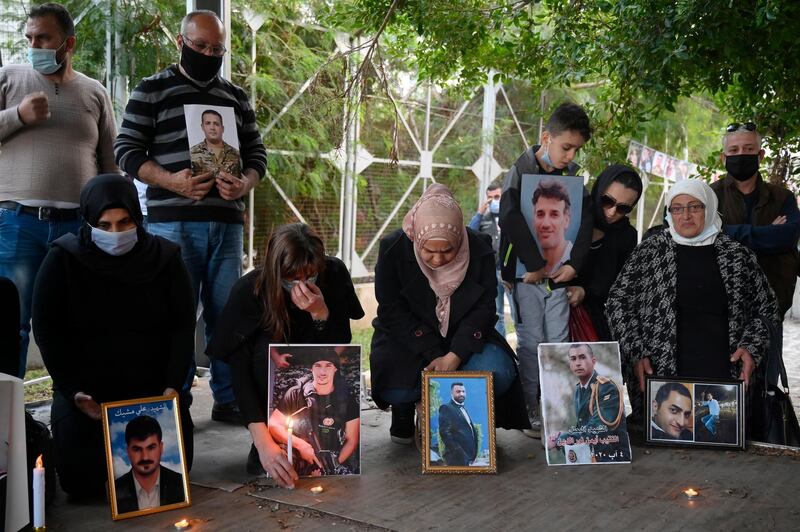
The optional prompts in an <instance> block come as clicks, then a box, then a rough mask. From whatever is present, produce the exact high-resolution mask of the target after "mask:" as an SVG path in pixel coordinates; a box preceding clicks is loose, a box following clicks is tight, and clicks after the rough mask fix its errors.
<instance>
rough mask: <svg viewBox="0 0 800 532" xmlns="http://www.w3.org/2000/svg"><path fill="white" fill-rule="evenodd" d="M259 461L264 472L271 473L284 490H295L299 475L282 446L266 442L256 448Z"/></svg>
mask: <svg viewBox="0 0 800 532" xmlns="http://www.w3.org/2000/svg"><path fill="white" fill-rule="evenodd" d="M256 449H257V450H258V459H259V460H260V461H261V466H262V467H263V468H264V471H266V472H267V473H269V476H270V477H272V478H273V479H274V480H275V482H277V483H278V485H279V486H281V487H284V488H294V481H295V480H297V473H296V472H295V470H294V467H292V464H290V463H289V459H288V458H287V457H286V453H285V452H284V450H283V449H281V448H280V446H279V445H278V444H277V443H275V442H273V441H269V442H264V445H263V446H256Z"/></svg>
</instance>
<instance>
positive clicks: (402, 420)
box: [389, 403, 415, 445]
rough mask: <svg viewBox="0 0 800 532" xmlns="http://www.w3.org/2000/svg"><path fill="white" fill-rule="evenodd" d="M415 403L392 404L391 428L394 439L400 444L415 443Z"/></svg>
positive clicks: (390, 431)
mask: <svg viewBox="0 0 800 532" xmlns="http://www.w3.org/2000/svg"><path fill="white" fill-rule="evenodd" d="M414 428H415V427H414V404H413V403H408V404H399V405H392V426H391V428H390V429H389V434H390V435H391V438H392V441H393V442H394V443H399V444H400V445H411V444H412V443H414Z"/></svg>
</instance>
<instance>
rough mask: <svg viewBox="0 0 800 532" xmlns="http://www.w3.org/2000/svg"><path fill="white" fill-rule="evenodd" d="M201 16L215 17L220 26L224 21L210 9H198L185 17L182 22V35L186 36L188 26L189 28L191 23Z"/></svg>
mask: <svg viewBox="0 0 800 532" xmlns="http://www.w3.org/2000/svg"><path fill="white" fill-rule="evenodd" d="M200 15H208V16H210V17H214V18H215V19H217V20H218V21H219V23H220V24H222V19H220V18H219V16H218V15H217V14H216V13H214V12H213V11H211V10H210V9H198V10H195V11H191V12H189V13H187V14H186V16H185V17H183V20H182V21H181V35H186V28H187V26H189V23H190V22H191V21H192V20H193V19H194V17H197V16H200Z"/></svg>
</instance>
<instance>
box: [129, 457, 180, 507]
mask: <svg viewBox="0 0 800 532" xmlns="http://www.w3.org/2000/svg"><path fill="white" fill-rule="evenodd" d="M159 483H160V484H159V491H160V493H161V495H160V499H161V506H167V505H169V504H177V503H179V502H183V501H185V500H186V493H185V492H184V490H183V475H181V474H180V473H176V472H175V471H173V470H171V469H169V468H167V467H164V466H161V477H160V478H159ZM114 491H115V492H116V496H117V513H118V514H126V513H129V512H136V511H138V510H139V498H138V497H137V496H136V485H135V484H134V482H133V471H128V472H127V473H125V474H124V475H122V476H121V477H119V478H118V479H116V480H115V481H114Z"/></svg>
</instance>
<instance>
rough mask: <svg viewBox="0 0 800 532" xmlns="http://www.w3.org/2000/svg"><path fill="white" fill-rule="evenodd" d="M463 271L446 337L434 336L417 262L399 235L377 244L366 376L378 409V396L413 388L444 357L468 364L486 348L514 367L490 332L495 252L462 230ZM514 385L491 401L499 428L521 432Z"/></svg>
mask: <svg viewBox="0 0 800 532" xmlns="http://www.w3.org/2000/svg"><path fill="white" fill-rule="evenodd" d="M467 237H468V238H469V255H470V256H469V267H468V269H467V273H466V276H465V277H464V281H463V282H462V283H461V285H460V286H459V287H458V288H457V289H456V291H455V292H453V295H452V296H451V297H450V324H449V326H448V330H447V337H445V338H443V337H442V336H441V334H440V333H439V321H438V320H437V318H436V314H435V308H436V294H434V292H433V289H431V286H430V283H429V282H428V279H427V278H426V277H425V275H424V274H423V273H422V270H421V269H420V267H419V264H418V263H417V259H416V257H415V256H414V245H413V243H412V242H411V240H410V239H409V238H408V237H407V236H406V235H405V233H403V231H402V230H397V231H395V232H394V233H392V234H390V235H389V236H387V237H385V238H384V239H383V240H381V245H380V252H379V254H378V263H377V265H376V266H375V296H376V298H377V300H378V316H377V317H376V318H375V320H374V321H373V322H372V325H373V327H374V328H375V333H374V334H373V336H372V350H371V352H370V369H371V372H372V395H373V399H375V402H376V403H377V404H378V406H380V407H381V408H387V407H388V404H387V403H386V402H384V401H382V400H381V391H382V390H386V389H388V388H402V389H411V390H413V389H418V388H419V386H420V378H421V372H422V369H423V368H424V367H425V366H427V365H428V364H429V363H430V362H431V361H433V360H434V359H435V358H438V357H440V356H443V355H446V354H447V353H449V352H450V351H452V352H453V353H455V354H456V355H458V357H459V358H460V359H461V361H462V363H466V362H467V361H468V360H469V357H471V356H472V354H473V353H480V352H481V351H483V347H484V344H485V343H486V342H491V343H493V344H497V345H499V346H501V347H502V348H503V349H504V350H505V351H506V352H507V353H508V356H510V357H512V358H513V359H515V360H516V358H515V356H514V351H513V350H512V349H511V347H510V346H509V345H508V343H507V342H506V340H505V338H503V337H502V336H500V334H499V333H498V332H497V331H496V330H495V328H494V324H495V322H496V321H497V310H496V307H495V298H496V297H497V277H496V275H497V274H496V270H495V259H494V251H493V250H492V246H491V243H490V240H489V237H488V236H487V235H481V234H478V233H476V232H474V231H473V230H471V229H467ZM521 394H522V388H521V385H520V383H519V378H517V379H516V380H515V381H514V385H513V386H512V387H511V389H510V390H509V391H508V392H506V393H505V394H504V395H503V396H502V397H498V398H497V400H496V401H495V405H496V411H497V416H496V421H497V425H498V426H502V427H507V428H524V427H525V426H527V415H526V414H525V403H524V399H523V398H522V395H521Z"/></svg>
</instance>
